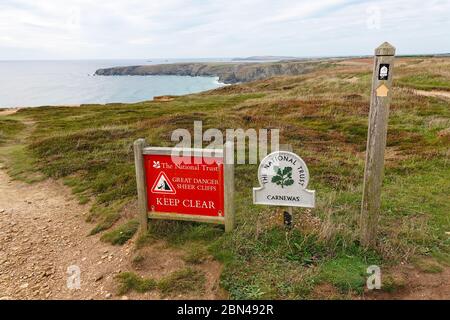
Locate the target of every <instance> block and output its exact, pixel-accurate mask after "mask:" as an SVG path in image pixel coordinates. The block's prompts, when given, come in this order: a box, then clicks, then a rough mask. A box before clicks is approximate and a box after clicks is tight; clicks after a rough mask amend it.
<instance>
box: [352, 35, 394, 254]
mask: <svg viewBox="0 0 450 320" xmlns="http://www.w3.org/2000/svg"><path fill="white" fill-rule="evenodd" d="M394 55H395V48H394V47H393V46H392V45H390V44H389V43H387V42H384V43H383V44H382V45H381V46H379V47H378V48H376V49H375V61H374V69H373V78H372V91H371V97H370V111H369V129H368V137H367V150H366V164H365V170H364V183H363V197H362V204H361V221H360V223H361V224H360V227H361V243H362V245H363V246H366V247H368V246H373V245H374V244H375V239H376V232H377V225H378V219H379V212H380V205H381V184H382V180H383V169H384V151H385V148H386V135H387V124H388V115H389V103H390V100H391V93H390V92H391V89H392V76H393V67H394Z"/></svg>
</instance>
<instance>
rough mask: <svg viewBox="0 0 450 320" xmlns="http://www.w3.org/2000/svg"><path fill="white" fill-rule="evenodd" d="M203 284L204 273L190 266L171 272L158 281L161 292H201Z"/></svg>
mask: <svg viewBox="0 0 450 320" xmlns="http://www.w3.org/2000/svg"><path fill="white" fill-rule="evenodd" d="M204 286H205V275H204V274H203V272H201V271H199V270H194V269H191V268H186V269H182V270H179V271H175V272H173V273H171V274H170V275H169V276H167V277H165V278H163V279H162V280H161V281H159V282H158V289H159V290H160V291H161V294H162V295H164V296H166V295H170V294H184V293H189V292H192V291H195V292H197V293H200V292H203V290H204Z"/></svg>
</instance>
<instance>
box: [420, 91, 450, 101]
mask: <svg viewBox="0 0 450 320" xmlns="http://www.w3.org/2000/svg"><path fill="white" fill-rule="evenodd" d="M413 92H414V93H415V94H418V95H421V96H426V97H437V98H444V99H450V92H447V91H438V90H431V91H425V90H413Z"/></svg>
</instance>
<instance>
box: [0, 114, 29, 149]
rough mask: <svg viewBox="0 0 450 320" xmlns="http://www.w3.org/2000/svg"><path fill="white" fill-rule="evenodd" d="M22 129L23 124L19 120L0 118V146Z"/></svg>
mask: <svg viewBox="0 0 450 320" xmlns="http://www.w3.org/2000/svg"><path fill="white" fill-rule="evenodd" d="M24 128H25V124H24V123H23V122H22V121H20V120H16V119H12V118H8V117H3V118H0V145H2V144H4V143H5V142H6V141H7V140H9V139H11V138H13V137H14V136H16V135H17V134H18V133H19V132H21V131H22V130H23V129H24Z"/></svg>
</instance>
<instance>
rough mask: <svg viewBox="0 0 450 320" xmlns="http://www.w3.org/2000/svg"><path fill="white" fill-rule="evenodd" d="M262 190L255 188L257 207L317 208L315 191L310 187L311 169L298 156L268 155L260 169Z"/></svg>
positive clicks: (283, 153) (280, 153) (280, 152)
mask: <svg viewBox="0 0 450 320" xmlns="http://www.w3.org/2000/svg"><path fill="white" fill-rule="evenodd" d="M258 179H259V184H260V187H259V188H253V203H255V204H265V205H276V206H288V207H306V208H314V205H315V191H314V190H308V189H306V187H307V186H308V182H309V172H308V167H307V166H306V164H305V162H304V161H303V160H302V158H300V157H299V156H298V155H296V154H295V153H292V152H288V151H276V152H272V153H271V154H269V155H267V156H266V157H265V158H264V159H263V160H262V161H261V163H260V165H259V168H258Z"/></svg>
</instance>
